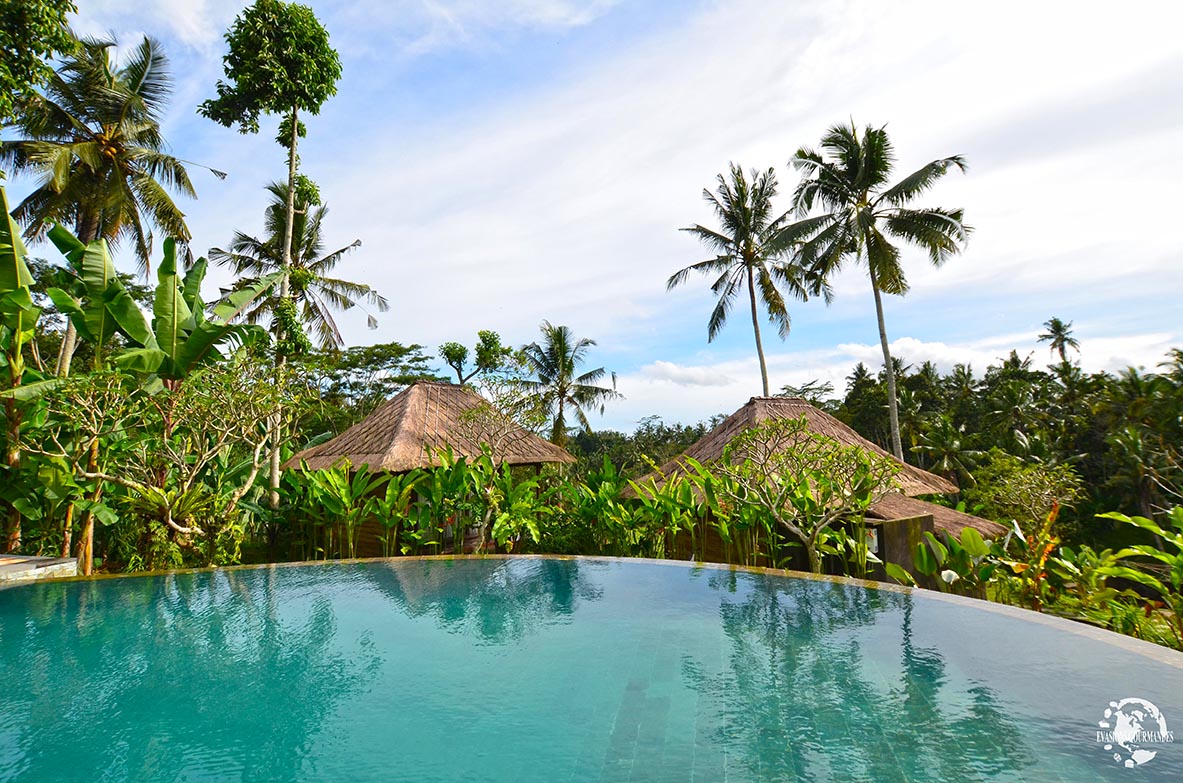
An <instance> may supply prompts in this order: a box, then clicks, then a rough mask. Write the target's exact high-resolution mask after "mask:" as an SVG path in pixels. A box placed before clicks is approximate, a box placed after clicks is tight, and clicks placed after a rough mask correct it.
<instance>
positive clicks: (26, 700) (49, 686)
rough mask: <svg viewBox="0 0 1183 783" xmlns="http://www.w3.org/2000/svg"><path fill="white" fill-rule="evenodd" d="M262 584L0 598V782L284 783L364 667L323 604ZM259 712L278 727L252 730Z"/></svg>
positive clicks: (263, 724) (169, 582) (54, 588)
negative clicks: (294, 599) (218, 782)
mask: <svg viewBox="0 0 1183 783" xmlns="http://www.w3.org/2000/svg"><path fill="white" fill-rule="evenodd" d="M276 579H277V572H276V571H275V570H274V569H267V570H259V571H254V570H252V571H223V572H215V573H209V574H194V575H177V576H169V577H163V578H144V579H126V580H118V581H108V582H94V583H82V584H77V583H75V584H59V585H45V586H43V587H41V588H40V589H37V590H35V591H32V590H30V591H17V590H13V591H8V592H7V594H5V593H0V628H2V629H3V637H0V683H3V691H4V704H3V708H2V709H0V736H3V737H5V740H0V779H2V780H25V779H28V780H34V779H36V780H49V779H52V780H95V779H100V778H102V779H110V780H144V781H147V780H173V779H185V777H186V773H189V774H191V775H193V777H194V779H202V778H203V777H214V778H229V779H242V780H293V779H296V778H298V777H300V772H301V767H302V765H303V764H304V763H305V759H306V757H307V756H308V751H309V746H310V743H312V742H313V741H314V738H315V737H316V735H317V731H318V729H319V727H320V725H321V722H322V721H323V720H324V719H325V717H326V716H328V715H329V714H330V713H331V712H332V711H333V709H334V708H335V706H336V705H337V703H338V702H340V701H341V700H343V699H348V698H349V697H350V696H351V695H352V694H354V693H356V692H357V691H358V690H359V688H361V687H362V684H363V682H364V680H365V679H366V678H367V676H368V674H369V673H371V672H373V671H374V669H375V667H377V666H379V665H380V659H379V657H378V656H377V655H376V654H375V653H374V651H373V650H372V649H370V648H369V647H368V646H367V645H366V642H365V639H364V638H363V639H361V640H360V641H358V642H357V643H356V644H355V645H353V648H352V649H349V648H348V647H346V646H345V645H344V643H343V640H341V639H339V638H338V636H337V623H336V618H335V617H334V613H333V609H332V607H331V605H330V602H329V601H328V600H327V599H326V598H324V597H320V598H318V599H314V600H312V601H310V602H309V603H308V604H307V605H300V606H298V607H297V606H296V605H295V603H288V604H287V605H281V603H282V602H283V600H284V598H285V596H284V595H283V591H282V590H281V589H277V587H276V585H275V584H274V582H275V581H276ZM261 582H265V583H266V586H267V589H265V590H264V589H260V588H261V587H262V585H261V584H260V583H261ZM289 598H290V596H289ZM5 599H7V601H6V600H5ZM21 615H23V617H21ZM47 650H52V651H54V653H55V657H53V658H50V657H49V656H47V655H46V653H45V651H47ZM80 684H84V685H83V686H82V688H81V689H79V685H80ZM260 704H265V705H266V709H265V712H266V714H268V715H269V716H275V717H277V718H278V717H280V716H281V717H282V720H278V719H277V720H275V721H274V722H273V723H272V722H267V721H260V720H259V714H260V709H259V707H260ZM304 771H305V772H307V771H308V770H304Z"/></svg>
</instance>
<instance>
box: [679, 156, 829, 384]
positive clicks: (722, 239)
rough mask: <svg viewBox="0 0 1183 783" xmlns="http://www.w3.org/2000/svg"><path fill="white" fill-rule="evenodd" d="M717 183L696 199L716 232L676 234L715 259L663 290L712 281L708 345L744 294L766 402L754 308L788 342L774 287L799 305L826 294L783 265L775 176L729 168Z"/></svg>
mask: <svg viewBox="0 0 1183 783" xmlns="http://www.w3.org/2000/svg"><path fill="white" fill-rule="evenodd" d="M749 177H750V179H749ZM717 179H718V183H719V184H718V187H717V188H716V189H715V192H714V193H712V192H711V191H709V190H706V189H704V190H703V192H702V195H703V198H704V199H705V200H706V201H707V203H708V204H710V205H711V208H712V209H713V210H714V211H715V215H716V217H718V219H719V223H720V228H719V230H717V231H716V230H714V229H710V228H707V227H705V226H701V225H697V224H696V225H693V226H690V227H689V228H683V229H681V230H682V231H688V232H690V233H692V234H694V235H695V236H696V237H698V238H699V240H700V241H701V242H702V243H703V244H705V245H706V246H707V247H709V248H711V249H712V250H714V251H715V253H716V254H717V255H716V256H715V257H714V258H708V259H707V260H706V261H700V262H698V263H697V264H691V265H690V266H688V267H686V268H685V269H681V270H679V271H678V272H676V273H674V274H673V275H672V276H671V277H670V279H669V280H668V281H667V282H666V290H667V291H668V290H672V289H674V288H676V287H677V286H679V285H681V284H682V283H684V282H686V279H687V278H688V277H689V276H690V273H691V272H698V273H701V274H704V275H711V276H714V277H715V281H714V283H712V284H711V292H712V293H714V294H715V297H716V298H717V301H716V303H715V309H714V310H712V311H711V317H710V321H708V323H707V340H708V341H714V339H715V337H716V336H717V335H718V334H719V331H720V330H721V329H722V328H723V326H724V324H726V323H727V316H728V314H729V313H730V312H731V306H732V305H733V304H734V303H735V300H736V299H737V298H738V297H739V294H740V292H741V291H743V290H744V289H745V288H746V289H747V292H748V302H749V304H750V305H751V311H752V331H753V333H754V334H755V337H756V356H757V357H758V358H759V360H760V380H761V382H762V383H763V389H764V396H765V397H768V396H770V394H771V393H770V391H769V386H768V365H767V363H766V362H765V360H764V345H763V342H762V341H761V338H760V307H759V306H760V304H763V306H764V310H765V312H766V314H767V317H768V319H769V320H770V321H772V322H773V323H774V324H776V326H777V331H778V333H779V334H780V337H781V339H784V338H785V337H788V334H789V327H790V325H791V320H790V318H789V311H788V308H787V307H786V306H785V297H784V294H782V293H781V290H780V289H779V288H778V287H777V283H778V282H779V283H780V284H781V285H782V286H784V288H785V289H786V291H787V292H788V294H789V295H790V296H792V297H794V298H796V299H799V300H801V301H805V300H806V299H807V298H808V295H809V294H810V293H818V292H820V293H822V294H823V295H825V296H826V299H827V301H828V299H829V289H828V288H822V287H816V286H815V287H814V289H813V290H810V279H809V278H808V276H807V275H805V274H804V273H803V271H802V269H801V268H800V267H799V266H797V265H796V264H794V263H791V262H790V261H789V260H787V251H788V249H789V247H790V245H791V241H792V235H791V234H789V233H786V232H785V230H784V229H785V224H786V219H787V215H784V214H782V215H779V216H777V215H776V214H775V213H774V210H773V207H772V199H773V198H774V197H775V196H776V190H777V182H776V172H775V171H773V170H772V169H768V170H767V171H764V172H759V171H757V170H755V169H752V171H751V174H750V175H745V174H744V171H743V168H742V167H741V166H738V165H736V164H734V163H732V164H731V168H730V174H729V176H728V177H724V176H723V175H722V174H720V175H718V178H717ZM819 279H820V278H819Z"/></svg>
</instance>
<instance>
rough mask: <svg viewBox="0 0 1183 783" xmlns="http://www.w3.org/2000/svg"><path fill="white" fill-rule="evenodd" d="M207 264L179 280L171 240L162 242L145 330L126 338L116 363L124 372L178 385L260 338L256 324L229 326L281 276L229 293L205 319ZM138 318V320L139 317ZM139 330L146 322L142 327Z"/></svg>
mask: <svg viewBox="0 0 1183 783" xmlns="http://www.w3.org/2000/svg"><path fill="white" fill-rule="evenodd" d="M207 269H208V263H207V262H206V260H205V259H204V258H200V259H198V260H197V262H196V263H195V264H194V265H193V267H192V268H191V269H190V270H189V272H188V273H187V274H186V275H185V276H184V277H181V275H180V274H179V273H178V271H177V258H176V241H175V240H173V239H171V238H170V239H166V240H165V241H164V259H163V260H162V261H161V262H160V264H159V266H158V267H157V280H158V283H157V286H156V298H155V300H154V302H153V307H152V316H153V317H152V324H151V329H150V330H148V331H147V333H146V334H144V333H143V332H142V331H141V332H140V333H139V334H137V335H130V334H129V337H130V338H131V340H132V342H133V343H134V344H135V345H136V346H137V347H133V348H131V349H129V350H127V351H124V352H123V353H122V354H120V356H119V357H118V358H117V359H116V363H117V364H118V365H119V366H120V367H123V368H124V369H128V370H133V371H136V372H142V373H148V374H152V375H155V376H156V377H158V378H160V379H161V380H162V381H165V382H166V384H165V385H169V382H179V381H183V380H184V379H185V378H186V377H187V376H188V375H189V374H190V373H191V372H193V370H195V369H197V368H198V367H200V366H202V365H204V364H208V363H210V362H214V361H218V360H219V359H222V358H224V354H223V353H222V349H223V348H224V347H225V346H227V345H229V344H243V343H246V342H248V341H250V340H253V339H265V336H266V332H265V331H264V330H263V329H262V328H261V327H259V326H256V325H249V324H238V323H234V321H235V319H237V318H238V317H239V316H240V315H242V313H243V311H244V310H246V308H247V307H248V306H249V305H250V304H251V303H252V302H253V301H255V300H256V299H258V298H259V297H260V296H262V295H263V294H265V293H266V292H267V291H269V290H271V289H272V288H273V287H274V286H275V285H277V284H278V283H279V281H280V278H281V277H282V272H277V273H275V274H272V275H267V276H266V277H264V278H262V279H261V280H260V281H259V283H258V284H256V285H253V286H250V287H247V288H244V289H242V290H240V291H235V292H234V293H232V294H230V295H229V296H228V297H226V298H225V299H224V300H222V301H221V302H219V303H218V304H217V305H215V306H214V307H213V309H212V310H211V312H210V315H209V317H208V318H207V317H206V307H205V303H204V302H203V301H202V299H201V284H202V282H203V281H204V279H205V273H206V270H207ZM141 318H142V316H141ZM144 325H145V327H146V326H147V324H146V323H145V324H144Z"/></svg>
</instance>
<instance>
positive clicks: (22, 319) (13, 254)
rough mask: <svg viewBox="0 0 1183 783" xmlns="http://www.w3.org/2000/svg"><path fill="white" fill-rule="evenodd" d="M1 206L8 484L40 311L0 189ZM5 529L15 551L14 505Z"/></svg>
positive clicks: (17, 523)
mask: <svg viewBox="0 0 1183 783" xmlns="http://www.w3.org/2000/svg"><path fill="white" fill-rule="evenodd" d="M0 207H3V209H4V217H3V219H2V220H0V347H2V348H3V352H2V360H3V362H4V365H5V366H6V367H7V368H8V378H7V379H6V380H7V383H5V386H6V387H7V388H6V389H5V391H7V392H10V394H6V395H5V396H4V419H5V433H4V434H5V446H4V468H5V470H6V472H7V473H8V476H9V478H8V481H7V482H6V483H8V482H11V481H12V480H13V478H12V477H13V475H14V474H15V473H16V471H18V470H19V469H20V463H21V447H20V442H21V415H22V411H21V408H20V406H19V405H18V400H17V396H18V391H19V390H20V389H21V386H22V384H23V382H24V376H25V361H24V358H23V350H24V346H25V344H27V343H28V342H29V341H31V340H32V339H33V334H34V330H35V328H36V325H37V319H38V318H40V317H41V308H39V307H37V306H36V305H34V304H33V296H32V293H31V291H30V286H31V285H32V284H33V276H32V275H30V274H29V268H28V266H27V265H26V264H25V257H26V256H27V255H28V254H27V251H26V250H25V245H24V243H23V242H22V241H21V236H20V228H19V227H18V226H17V224H16V221H14V220H13V219H12V216H11V215H9V214H8V197H7V195H6V194H5V192H4V188H0ZM5 527H6V531H5V532H6V544H5V549H6V550H7V551H10V552H14V551H16V550H17V548H19V547H20V543H21V514H20V511H18V510H17V508H16V506H10V510H9V513H8V520H7V524H6V525H5Z"/></svg>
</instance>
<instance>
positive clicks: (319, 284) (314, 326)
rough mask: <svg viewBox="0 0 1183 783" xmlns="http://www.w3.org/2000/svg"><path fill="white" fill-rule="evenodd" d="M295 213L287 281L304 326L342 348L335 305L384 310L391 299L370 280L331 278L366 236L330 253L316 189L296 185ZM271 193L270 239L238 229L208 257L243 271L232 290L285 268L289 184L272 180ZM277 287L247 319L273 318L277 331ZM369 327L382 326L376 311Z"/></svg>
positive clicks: (320, 339)
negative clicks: (364, 305) (363, 304)
mask: <svg viewBox="0 0 1183 783" xmlns="http://www.w3.org/2000/svg"><path fill="white" fill-rule="evenodd" d="M296 190H297V193H296V215H295V221H294V225H293V226H292V236H293V237H295V238H294V240H293V241H292V259H291V265H290V266H289V267H287V268H288V283H289V287H290V291H291V300H292V302H293V304H295V306H296V312H297V315H298V318H299V320H300V322H301V323H302V324H303V326H304V327H305V328H306V329H308V330H310V331H311V332H313V333H314V334H315V335H316V339H317V342H318V343H319V344H320V347H321V348H340V347H341V346H342V345H344V344H345V340H344V338H342V336H341V332H340V330H339V329H338V328H337V322H336V320H334V318H333V310H349V309H351V308H353V307H356V306H358V303H359V302H361V301H364V302H366V303H367V304H369V305H371V306H373V307H374V308H376V309H377V310H378V311H379V312H383V313H384V312H386V311H388V310H389V309H390V305H389V303H387V301H386V298H385V297H383V296H382V295H381V294H379V293H378V292H377V291H375V290H374V289H373V288H371V287H370V286H368V285H363V284H361V283H351V282H349V281H348V280H341V279H338V278H335V277H328V274H329V273H330V272H332V271H333V268H334V267H335V266H337V264H338V263H339V262H340V261H341V259H342V258H343V257H344V256H345V254H346V253H348V252H349V251H350V250H353V249H354V248H356V247H360V246H361V240H360V239H358V240H354V242H353V243H352V244H349V245H346V246H345V247H343V248H340V249H339V250H334V251H333V252H332V253H328V254H325V252H324V238H323V235H322V231H323V226H324V219H325V216H327V215H328V213H329V208H328V206H326V205H324V204H316V203H313V200H314V197H313V196H312V195H311V193H314V191H312V190H308V189H304V188H300V187H297V189H296ZM267 191H268V192H269V193H271V196H272V201H271V205H270V206H268V207H267V217H266V225H265V229H266V238H265V239H259V238H256V237H252V236H248V235H246V234H244V233H242V232H241V231H236V232H234V239H233V240H231V242H230V247H229V249H228V250H223V249H222V248H217V247H215V248H212V249H210V251H209V257H210V259H211V260H212V261H214V262H215V263H217V264H219V265H221V266H226V267H229V268H230V269H231V270H232V271H233V272H234V274H236V275H239V279H238V281H237V282H236V283H235V284H234V287H233V290H238V289H240V288H249V287H251V286H253V285H257V284H258V281H259V280H260V279H261V278H263V277H266V276H267V275H269V274H271V273H273V272H278V271H280V270H281V269H284V263H283V256H284V252H283V244H284V237H285V236H286V233H285V229H286V225H285V223H286V220H285V217H286V214H287V191H288V188H287V184H286V183H284V182H272V183H271V184H270V185H268V186H267ZM280 299H281V297H280V295H279V293H278V292H275V293H273V294H272V295H271V296H268V297H264V298H262V299H260V300H259V302H258V303H257V304H255V305H254V306H253V307H251V308H250V309H248V310H247V311H246V312H245V313H244V314H243V319H244V320H245V321H247V322H248V323H259V322H260V321H264V320H266V321H269V322H270V323H271V328H272V331H273V332H276V333H277V334H278V332H279V329H278V321H277V319H276V318H275V315H276V310H277V308H279V307H280ZM368 323H369V326H370V328H375V327H377V325H378V324H377V321H376V320H375V318H374V316H373V315H368Z"/></svg>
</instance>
